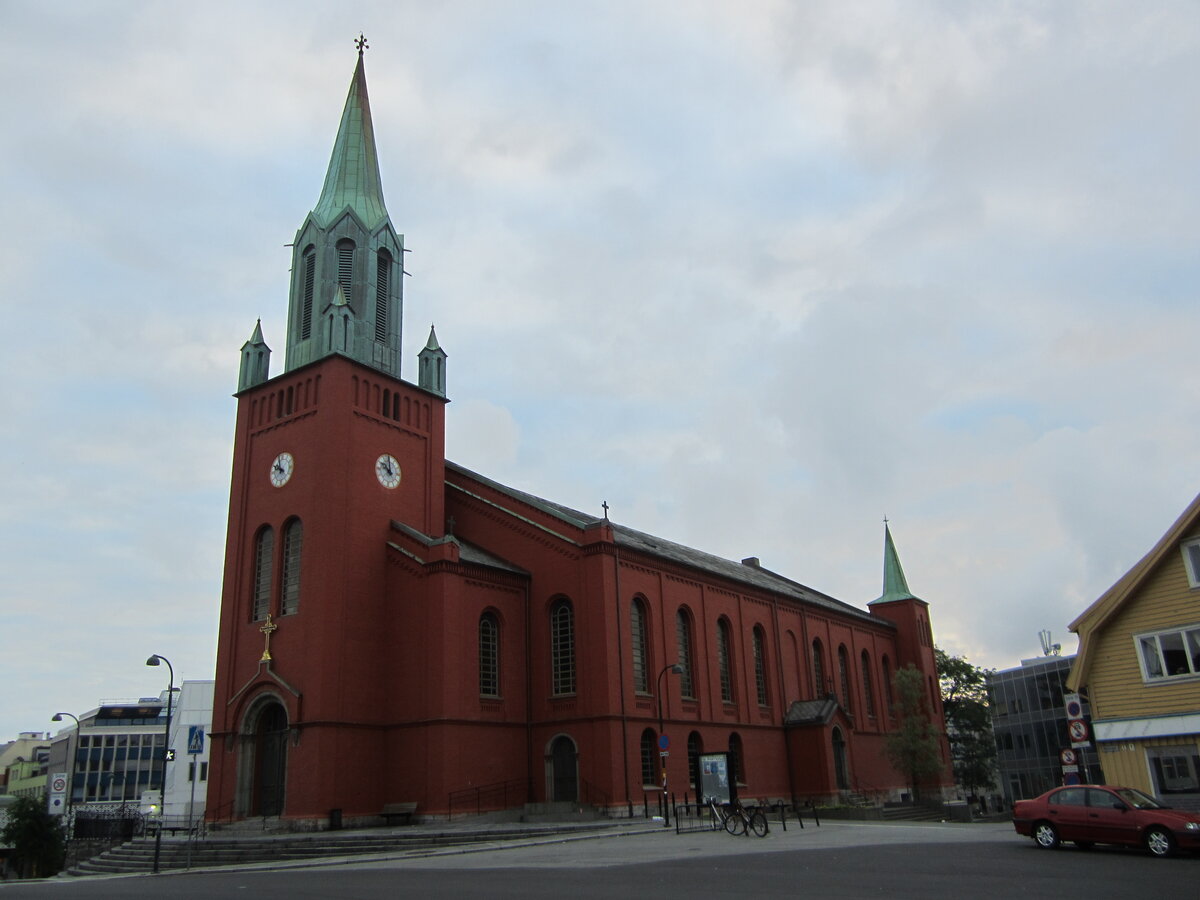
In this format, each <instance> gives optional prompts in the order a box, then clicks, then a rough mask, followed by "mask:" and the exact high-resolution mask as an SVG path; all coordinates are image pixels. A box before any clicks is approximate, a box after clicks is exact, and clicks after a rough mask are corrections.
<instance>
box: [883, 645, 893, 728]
mask: <svg viewBox="0 0 1200 900" xmlns="http://www.w3.org/2000/svg"><path fill="white" fill-rule="evenodd" d="M883 698H884V701H885V702H886V703H887V711H888V715H891V713H892V710H893V709H894V708H895V706H896V703H895V701H894V700H893V699H892V664H891V663H890V662H888V658H887V657H886V656H885V657H884V658H883Z"/></svg>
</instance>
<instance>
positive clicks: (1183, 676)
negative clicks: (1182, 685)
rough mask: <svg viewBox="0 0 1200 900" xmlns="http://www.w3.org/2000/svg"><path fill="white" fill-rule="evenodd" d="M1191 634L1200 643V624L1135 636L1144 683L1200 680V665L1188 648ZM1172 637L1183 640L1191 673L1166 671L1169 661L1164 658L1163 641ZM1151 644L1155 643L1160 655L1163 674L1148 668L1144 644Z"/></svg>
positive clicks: (1160, 666)
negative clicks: (1192, 633) (1193, 634)
mask: <svg viewBox="0 0 1200 900" xmlns="http://www.w3.org/2000/svg"><path fill="white" fill-rule="evenodd" d="M1190 632H1194V633H1195V635H1196V640H1197V641H1200V623H1194V624H1192V625H1182V626H1180V627H1178V628H1164V629H1162V630H1160V631H1147V632H1143V633H1142V634H1135V635H1134V636H1133V647H1134V653H1136V654H1137V661H1138V667H1139V668H1140V669H1141V671H1142V681H1143V682H1145V683H1146V684H1167V683H1174V682H1178V681H1185V680H1192V679H1198V678H1200V663H1197V661H1196V659H1195V657H1194V656H1193V655H1192V653H1191V652H1190V651H1189V647H1188V634H1189V633H1190ZM1170 635H1179V636H1180V637H1181V638H1182V640H1183V646H1184V656H1185V657H1186V661H1187V662H1188V664H1189V665H1190V667H1191V671H1189V672H1180V673H1176V674H1170V673H1168V672H1167V671H1166V662H1167V660H1166V657H1164V656H1163V652H1162V639H1163V638H1164V637H1167V636H1170ZM1150 642H1153V644H1154V648H1155V651H1156V653H1157V655H1158V663H1159V666H1158V668H1160V669H1161V674H1155V673H1154V672H1152V671H1150V670H1148V669H1147V668H1146V656H1145V654H1144V653H1143V652H1142V649H1143V644H1148V643H1150Z"/></svg>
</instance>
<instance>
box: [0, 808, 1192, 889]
mask: <svg viewBox="0 0 1200 900" xmlns="http://www.w3.org/2000/svg"><path fill="white" fill-rule="evenodd" d="M1198 883H1200V859H1196V858H1193V857H1187V856H1184V857H1180V858H1175V859H1168V860H1159V859H1153V858H1151V857H1150V856H1148V855H1147V854H1145V853H1142V852H1139V851H1135V850H1121V849H1117V848H1104V847H1097V848H1096V849H1094V850H1092V851H1090V852H1084V851H1080V850H1077V849H1074V848H1071V847H1067V848H1064V849H1061V850H1057V851H1046V850H1039V849H1037V848H1036V847H1034V845H1033V842H1032V841H1030V840H1028V839H1026V838H1020V837H1018V836H1016V835H1015V834H1013V832H1012V828H1011V826H1006V825H978V824H976V825H924V826H923V825H883V824H849V823H827V824H826V825H825V826H823V827H821V828H814V827H811V826H810V827H809V828H807V829H805V830H804V831H799V830H797V829H794V828H793V829H791V830H789V831H788V832H787V833H782V832H778V831H773V832H772V833H771V834H770V835H768V836H767V837H766V838H763V839H758V838H753V837H744V838H733V837H730V836H728V835H725V834H723V833H698V834H691V835H676V834H675V833H674V832H673V831H664V832H662V833H650V834H645V833H643V834H626V835H623V836H620V837H609V838H591V839H584V840H565V841H554V842H551V843H538V844H534V845H527V846H515V847H514V846H509V847H505V848H495V849H490V850H485V851H481V852H470V853H455V854H449V855H440V856H433V857H424V858H397V859H389V860H376V861H372V862H351V863H338V864H322V865H310V866H307V867H304V868H291V867H269V866H268V867H256V868H253V869H246V870H239V871H225V872H215V871H212V872H206V873H194V874H166V875H160V876H133V877H122V878H103V879H94V878H88V879H63V880H53V881H50V882H44V883H38V884H21V885H17V884H14V883H12V882H9V883H5V884H2V885H0V900H22V898H27V897H28V898H39V900H58V898H62V900H76V898H80V900H83V898H87V900H93V898H114V900H115V898H120V900H131V898H138V897H155V898H161V897H169V898H172V900H174V898H181V900H188V898H201V897H203V898H209V897H239V896H240V897H254V898H255V900H259V898H267V900H274V898H280V900H306V898H327V897H336V898H343V897H344V898H363V900H373V898H394V897H396V896H397V895H398V894H412V893H413V892H416V893H417V895H418V896H429V897H465V898H476V897H478V898H507V897H521V898H562V897H567V898H571V900H584V898H592V897H605V898H608V897H622V898H670V900H673V898H688V900H695V898H698V897H755V898H758V897H788V898H792V900H796V898H803V897H819V898H867V897H888V898H898V900H908V898H912V900H917V898H920V900H929V898H931V897H953V898H970V900H990V898H997V900H1008V898H1024V897H1039V898H1040V897H1044V898H1053V900H1071V898H1076V897H1087V898H1089V900H1104V898H1114V900H1116V898H1119V900H1129V898H1137V897H1139V896H1140V895H1143V894H1146V893H1147V892H1148V891H1149V890H1150V889H1151V888H1152V893H1153V895H1154V896H1165V897H1194V896H1196V885H1197V884H1198Z"/></svg>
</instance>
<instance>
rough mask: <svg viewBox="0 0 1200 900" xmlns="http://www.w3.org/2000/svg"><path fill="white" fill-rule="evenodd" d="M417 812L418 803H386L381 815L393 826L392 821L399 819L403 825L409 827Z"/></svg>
mask: <svg viewBox="0 0 1200 900" xmlns="http://www.w3.org/2000/svg"><path fill="white" fill-rule="evenodd" d="M416 811H417V804H416V803H386V804H384V807H383V812H381V813H380V815H381V816H383V820H384V821H385V822H387V823H388V824H389V825H391V824H392V819H399V820H400V822H401V824H402V825H407V824H408V823H409V822H411V821H412V817H413V813H415V812H416Z"/></svg>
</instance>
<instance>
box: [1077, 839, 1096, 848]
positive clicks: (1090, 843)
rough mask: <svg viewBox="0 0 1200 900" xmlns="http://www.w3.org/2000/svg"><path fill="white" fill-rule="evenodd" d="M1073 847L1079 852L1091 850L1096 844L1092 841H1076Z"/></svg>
mask: <svg viewBox="0 0 1200 900" xmlns="http://www.w3.org/2000/svg"><path fill="white" fill-rule="evenodd" d="M1075 846H1076V847H1078V848H1079V849H1080V850H1091V849H1092V848H1093V847H1095V846H1096V844H1095V842H1094V841H1076V842H1075Z"/></svg>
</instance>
